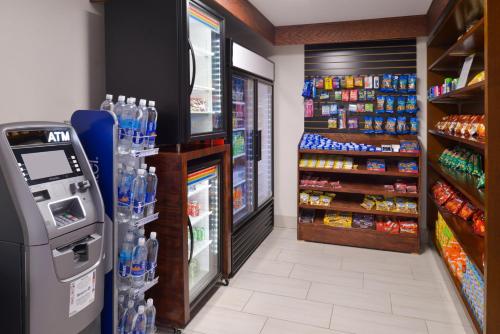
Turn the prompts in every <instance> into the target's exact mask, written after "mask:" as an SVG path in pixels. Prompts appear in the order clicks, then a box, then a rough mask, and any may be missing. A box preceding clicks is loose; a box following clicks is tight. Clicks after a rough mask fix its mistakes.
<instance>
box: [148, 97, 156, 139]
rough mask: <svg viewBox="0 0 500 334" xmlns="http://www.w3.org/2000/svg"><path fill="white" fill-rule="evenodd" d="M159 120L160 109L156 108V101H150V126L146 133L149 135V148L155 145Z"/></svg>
mask: <svg viewBox="0 0 500 334" xmlns="http://www.w3.org/2000/svg"><path fill="white" fill-rule="evenodd" d="M157 122H158V111H156V108H155V101H149V103H148V128H147V131H146V135H147V136H148V148H154V147H155V140H156V123H157Z"/></svg>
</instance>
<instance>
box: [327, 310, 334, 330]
mask: <svg viewBox="0 0 500 334" xmlns="http://www.w3.org/2000/svg"><path fill="white" fill-rule="evenodd" d="M334 312H335V304H333V305H332V312H331V313H330V326H329V327H328V328H330V329H332V326H333V313H334Z"/></svg>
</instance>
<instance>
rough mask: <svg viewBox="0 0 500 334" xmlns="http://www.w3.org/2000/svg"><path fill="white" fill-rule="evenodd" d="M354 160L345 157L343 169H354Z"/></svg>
mask: <svg viewBox="0 0 500 334" xmlns="http://www.w3.org/2000/svg"><path fill="white" fill-rule="evenodd" d="M353 164H354V160H353V159H352V158H351V157H345V158H344V160H343V163H342V168H343V169H352V167H353Z"/></svg>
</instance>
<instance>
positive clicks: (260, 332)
mask: <svg viewBox="0 0 500 334" xmlns="http://www.w3.org/2000/svg"><path fill="white" fill-rule="evenodd" d="M268 321H269V317H266V320H264V324H263V325H262V328H261V329H260V331H259V334H262V331H263V330H264V328H266V324H267V322H268Z"/></svg>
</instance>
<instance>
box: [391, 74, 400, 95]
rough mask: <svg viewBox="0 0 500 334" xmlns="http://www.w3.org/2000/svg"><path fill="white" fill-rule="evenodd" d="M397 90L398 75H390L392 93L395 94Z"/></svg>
mask: <svg viewBox="0 0 500 334" xmlns="http://www.w3.org/2000/svg"><path fill="white" fill-rule="evenodd" d="M398 88H399V75H397V74H393V75H392V91H393V92H397V91H398Z"/></svg>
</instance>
